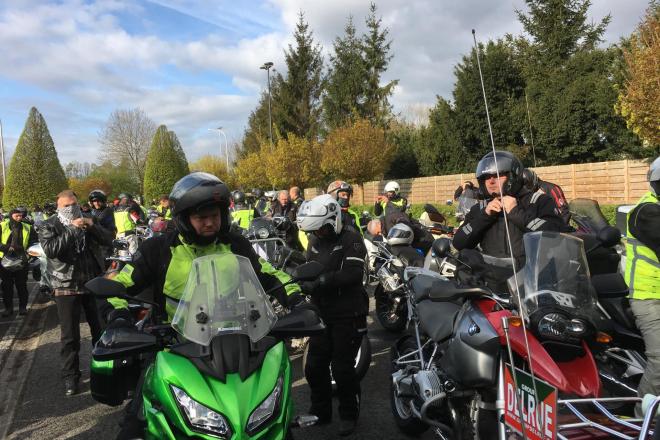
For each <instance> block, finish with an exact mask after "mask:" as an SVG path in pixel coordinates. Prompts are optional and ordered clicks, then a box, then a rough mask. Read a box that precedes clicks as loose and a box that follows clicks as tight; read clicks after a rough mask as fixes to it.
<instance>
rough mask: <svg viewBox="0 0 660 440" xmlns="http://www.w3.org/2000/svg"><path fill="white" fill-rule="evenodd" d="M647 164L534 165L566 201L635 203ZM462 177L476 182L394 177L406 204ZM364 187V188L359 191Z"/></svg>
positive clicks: (359, 196)
mask: <svg viewBox="0 0 660 440" xmlns="http://www.w3.org/2000/svg"><path fill="white" fill-rule="evenodd" d="M648 169H649V164H648V162H646V161H642V160H619V161H613V162H594V163H583V164H572V165H557V166H550V167H539V168H534V170H535V171H536V173H537V174H538V175H539V177H540V178H541V179H542V180H547V181H549V182H552V183H556V184H557V185H559V186H561V187H562V189H563V190H564V193H565V194H566V198H568V199H569V200H572V199H578V198H587V199H594V200H597V201H598V202H599V203H601V204H626V203H635V202H636V201H637V200H638V199H639V198H640V197H641V196H642V195H643V194H644V193H645V192H646V191H648V190H649V185H648V182H647V181H646V174H647V172H648ZM466 180H471V181H472V182H474V183H475V184H476V179H475V177H474V174H452V175H448V176H433V177H418V178H414V179H397V182H399V185H401V193H402V194H403V195H404V196H405V197H407V198H408V202H410V203H413V204H415V203H427V202H431V203H446V201H447V200H453V198H454V191H455V190H456V188H457V187H458V186H459V185H460V184H461V183H463V182H464V181H466ZM386 183H387V181H385V180H381V181H376V182H367V183H365V184H364V185H363V188H361V187H360V186H359V185H355V186H354V194H353V202H354V203H355V204H360V205H364V204H371V203H373V202H374V200H375V199H376V196H377V195H378V194H382V193H383V188H384V187H385V184H386ZM363 190H364V191H363ZM318 194H322V190H321V189H319V188H306V189H305V198H306V199H310V198H312V197H314V196H315V195H318Z"/></svg>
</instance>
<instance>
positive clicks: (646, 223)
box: [625, 157, 660, 397]
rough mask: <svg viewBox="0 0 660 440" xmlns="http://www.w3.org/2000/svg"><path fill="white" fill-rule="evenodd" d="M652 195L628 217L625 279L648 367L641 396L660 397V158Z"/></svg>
mask: <svg viewBox="0 0 660 440" xmlns="http://www.w3.org/2000/svg"><path fill="white" fill-rule="evenodd" d="M648 180H649V185H650V187H651V188H650V191H649V192H647V193H646V194H644V196H643V197H642V198H641V199H640V200H639V202H637V205H636V206H635V208H634V209H632V210H631V211H630V212H629V213H628V230H627V232H626V235H627V237H626V273H625V279H626V283H627V284H628V288H629V291H630V299H631V300H630V307H631V309H632V312H633V314H634V315H635V322H636V324H637V327H638V328H639V330H640V331H641V332H642V336H643V337H644V343H645V345H646V355H647V357H648V363H647V365H646V370H645V371H644V375H643V376H642V379H641V380H640V382H639V387H638V388H637V394H638V395H639V396H640V397H644V395H645V394H647V393H648V394H653V395H654V396H655V395H658V394H660V321H659V320H658V317H660V157H658V158H656V159H655V160H654V161H653V163H652V164H651V167H650V169H649V173H648Z"/></svg>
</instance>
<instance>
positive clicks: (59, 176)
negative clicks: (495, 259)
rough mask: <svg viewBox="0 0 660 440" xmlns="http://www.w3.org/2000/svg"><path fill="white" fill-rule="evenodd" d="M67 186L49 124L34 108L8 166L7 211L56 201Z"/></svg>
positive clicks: (4, 196) (5, 204)
mask: <svg viewBox="0 0 660 440" xmlns="http://www.w3.org/2000/svg"><path fill="white" fill-rule="evenodd" d="M67 186H68V183H67V180H66V177H65V175H64V170H63V169H62V165H61V164H60V161H59V159H58V158H57V151H56V150H55V145H54V144H53V139H52V138H51V137H50V133H49V131H48V126H47V125H46V121H45V119H44V117H43V116H42V115H41V113H39V111H38V110H37V109H36V108H35V107H32V108H31V109H30V115H29V116H28V118H27V121H26V122H25V128H24V129H23V132H22V133H21V137H20V138H19V139H18V144H17V145H16V151H15V152H14V156H13V157H12V159H11V163H10V164H9V170H8V172H7V187H6V188H5V189H4V194H3V206H4V208H5V211H6V210H7V209H10V208H14V207H16V206H19V205H22V206H26V207H30V208H31V207H32V206H34V205H35V204H39V205H43V204H44V203H45V202H48V201H54V200H55V196H56V195H57V193H59V192H60V191H62V190H63V189H66V188H67ZM80 196H87V194H84V195H82V194H81V195H80Z"/></svg>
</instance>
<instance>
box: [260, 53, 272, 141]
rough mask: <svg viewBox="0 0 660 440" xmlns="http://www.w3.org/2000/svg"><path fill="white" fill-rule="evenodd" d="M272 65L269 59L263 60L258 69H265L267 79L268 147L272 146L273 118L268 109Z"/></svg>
mask: <svg viewBox="0 0 660 440" xmlns="http://www.w3.org/2000/svg"><path fill="white" fill-rule="evenodd" d="M271 67H273V63H272V62H271V61H268V62H265V63H264V65H263V66H261V67H260V69H263V70H265V71H266V78H267V79H268V133H269V135H270V147H271V148H272V147H273V120H272V116H271V110H270V68H271Z"/></svg>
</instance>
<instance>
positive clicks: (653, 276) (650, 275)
mask: <svg viewBox="0 0 660 440" xmlns="http://www.w3.org/2000/svg"><path fill="white" fill-rule="evenodd" d="M642 203H660V202H659V201H658V196H657V195H655V194H654V193H652V192H648V193H646V194H644V196H643V197H642V198H641V199H640V200H639V202H637V206H639V205H641V204H642ZM633 211H634V209H633V210H631V211H630V212H629V213H628V219H627V222H628V225H629V226H628V228H627V233H626V273H625V280H626V284H628V289H629V291H630V297H631V298H632V299H660V262H658V256H657V255H656V253H655V252H654V251H653V250H652V249H651V248H649V247H648V246H645V245H644V244H643V243H642V242H641V241H639V240H638V239H637V238H635V236H634V235H633V234H632V233H631V232H630V220H631V218H630V216H631V214H632V213H633ZM658 224H659V225H660V219H658ZM659 227H660V226H659Z"/></svg>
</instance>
